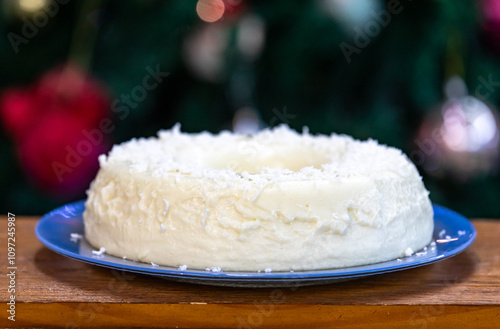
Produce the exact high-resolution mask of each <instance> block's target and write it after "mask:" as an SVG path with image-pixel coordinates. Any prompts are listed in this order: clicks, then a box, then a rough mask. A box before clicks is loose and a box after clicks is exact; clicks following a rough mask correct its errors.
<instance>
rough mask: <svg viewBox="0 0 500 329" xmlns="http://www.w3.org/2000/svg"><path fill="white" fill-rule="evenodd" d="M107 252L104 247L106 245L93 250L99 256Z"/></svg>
mask: <svg viewBox="0 0 500 329" xmlns="http://www.w3.org/2000/svg"><path fill="white" fill-rule="evenodd" d="M105 252H106V248H104V247H101V249H99V250H92V254H94V255H97V256H101V255H102V254H104V253H105Z"/></svg>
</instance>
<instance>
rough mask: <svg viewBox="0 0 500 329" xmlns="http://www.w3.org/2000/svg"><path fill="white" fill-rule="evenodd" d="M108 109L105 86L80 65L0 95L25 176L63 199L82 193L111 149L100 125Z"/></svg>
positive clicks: (2, 112) (1, 108) (1, 109)
mask: <svg viewBox="0 0 500 329" xmlns="http://www.w3.org/2000/svg"><path fill="white" fill-rule="evenodd" d="M109 113H110V98H109V96H108V93H107V92H106V90H105V88H104V87H103V85H101V84H100V83H98V82H97V81H95V80H94V79H92V78H90V77H89V76H87V75H86V74H85V73H84V72H82V71H81V70H80V69H79V68H78V67H77V66H74V65H71V64H70V65H66V66H64V67H59V68H56V69H54V70H51V71H49V72H47V73H46V74H45V75H43V76H42V77H41V78H40V80H38V81H37V82H36V83H35V84H34V85H33V86H30V87H28V88H26V89H10V90H7V91H5V92H4V93H3V95H2V96H1V97H0V115H1V119H2V121H3V125H4V127H5V130H6V132H7V134H9V135H10V136H11V137H12V138H13V140H14V143H15V146H16V149H17V153H18V155H19V159H20V162H21V166H22V168H23V169H24V170H25V172H26V176H27V177H28V178H29V179H30V180H31V181H32V182H33V183H34V185H36V186H38V187H40V188H41V189H42V190H43V191H45V192H47V193H50V194H51V195H53V196H56V197H59V198H62V199H71V198H74V197H77V196H80V195H81V194H82V193H83V192H84V191H85V189H86V188H87V187H88V184H89V183H90V181H91V180H92V178H93V177H94V176H95V174H96V172H97V169H98V162H97V156H98V155H99V154H102V153H105V152H106V151H107V150H109V148H110V145H111V144H110V142H109V136H106V134H104V133H103V132H101V131H100V130H99V123H100V122H101V120H108V119H106V118H107V117H108V116H109Z"/></svg>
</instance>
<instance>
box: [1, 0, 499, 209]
mask: <svg viewBox="0 0 500 329" xmlns="http://www.w3.org/2000/svg"><path fill="white" fill-rule="evenodd" d="M245 3H246V6H247V7H246V10H247V11H251V12H253V13H255V14H257V15H259V16H260V17H261V18H262V19H263V20H264V22H265V24H266V42H265V46H264V49H263V52H262V54H261V55H260V57H259V58H258V59H257V61H256V62H255V63H254V64H253V65H252V66H251V67H250V68H247V69H250V70H251V77H252V81H253V83H254V88H253V95H252V97H253V102H254V105H255V107H256V108H257V109H258V110H259V112H260V114H261V116H262V121H263V122H264V123H268V124H269V123H270V122H271V120H272V118H273V117H275V112H273V109H278V110H281V109H282V108H284V107H285V106H286V108H287V111H288V112H289V113H291V114H294V115H296V116H295V117H294V118H293V119H292V120H290V125H291V126H292V127H293V128H295V129H298V130H300V129H302V127H303V126H304V125H307V126H309V128H310V131H311V132H314V133H331V132H337V133H345V134H349V135H352V136H354V137H355V138H359V139H367V138H373V139H377V140H378V141H380V142H381V143H384V144H387V145H391V146H395V147H397V148H400V149H402V150H403V151H404V152H406V153H407V154H409V153H410V151H411V150H412V147H413V145H412V143H413V140H414V138H415V133H416V131H417V128H418V127H419V125H420V124H421V121H422V119H423V117H424V115H425V114H426V113H427V112H429V111H430V110H432V109H433V108H435V106H436V105H437V104H438V103H440V102H441V101H442V100H443V92H442V86H443V82H444V79H445V78H446V75H447V73H449V72H447V71H446V68H447V65H448V64H450V63H449V57H447V45H448V41H449V40H450V35H452V33H455V34H457V35H459V36H460V40H461V44H462V51H463V58H464V67H465V70H464V78H465V81H466V83H467V84H468V86H469V88H470V90H474V89H475V88H476V86H477V85H478V83H479V82H478V77H480V76H483V77H487V76H488V75H489V74H493V75H494V76H495V77H497V79H496V80H497V81H498V80H500V58H499V56H498V55H495V54H494V53H492V52H491V51H490V50H488V48H487V47H486V44H485V42H483V41H482V39H481V33H482V29H481V24H480V15H479V9H478V3H476V2H472V1H465V0H459V1H451V0H450V1H437V0H421V1H404V0H402V1H401V5H402V6H403V10H402V12H401V13H400V14H398V15H393V16H392V19H391V23H390V24H389V25H388V26H387V27H386V28H384V29H383V30H382V32H381V33H380V34H379V35H378V36H376V37H374V38H372V39H371V41H370V44H369V45H368V46H367V47H366V48H364V49H362V51H361V52H360V54H355V55H353V56H352V62H351V63H350V64H348V63H347V62H346V60H345V58H344V55H343V54H342V51H341V50H340V47H339V44H340V43H341V42H343V41H345V42H349V43H352V36H351V35H348V34H347V33H346V32H345V31H344V30H343V29H342V27H341V26H340V25H339V23H338V22H337V21H335V20H334V19H333V18H332V17H331V16H330V15H328V14H326V13H325V11H324V10H323V9H322V7H321V6H319V5H318V3H319V2H318V1H289V0H287V1H285V0H275V1H263V0H255V1H246V2H245ZM195 7H196V1H186V0H171V1H159V0H158V1H154V0H149V1H118V0H110V1H105V2H100V3H99V2H95V1H87V2H79V1H70V2H69V3H68V4H65V5H61V6H60V11H59V13H58V14H57V15H56V16H55V17H53V18H51V19H50V22H49V23H48V24H47V25H46V26H44V27H43V28H40V30H39V32H38V33H37V35H36V36H35V37H33V38H31V39H30V40H29V43H28V44H26V45H24V44H23V45H20V47H19V48H20V50H19V53H17V54H16V53H15V52H14V51H13V48H12V46H11V44H10V42H9V40H8V38H7V33H9V32H16V33H20V30H21V28H22V24H23V22H22V21H21V20H20V17H17V16H15V15H11V14H9V13H8V12H7V11H6V9H5V6H4V8H3V9H0V10H1V11H0V29H2V30H3V38H1V39H0V68H1V72H0V90H1V89H4V88H7V87H11V86H16V85H26V84H30V83H32V82H33V81H34V80H36V78H37V77H38V76H40V75H41V74H42V73H43V72H45V71H46V70H48V69H50V68H52V67H54V66H55V65H57V64H60V63H62V62H64V61H66V59H67V58H68V56H70V51H71V49H73V50H74V49H76V50H79V52H77V53H76V55H77V56H87V57H88V58H91V63H90V64H91V65H90V69H91V71H92V73H93V74H94V75H95V76H96V77H98V78H99V79H101V80H102V81H104V82H105V83H106V84H107V85H108V86H109V87H110V89H111V90H112V92H113V94H114V95H115V97H119V96H120V95H121V94H127V93H130V91H131V89H132V88H133V87H134V86H136V85H137V84H139V83H140V82H141V81H142V78H143V76H144V74H145V67H147V66H151V67H154V66H155V65H156V64H159V65H160V67H161V69H162V71H167V72H169V73H170V75H169V77H168V78H167V79H166V80H165V81H164V82H163V83H162V84H161V85H160V87H159V88H157V89H155V90H154V91H152V92H151V93H150V94H148V97H147V98H146V100H145V101H143V102H141V103H140V104H139V106H138V107H137V108H135V109H134V110H133V111H132V112H131V115H129V116H128V117H127V118H126V119H125V120H117V119H116V118H115V119H116V120H115V123H116V126H117V129H116V130H115V132H114V133H113V140H114V142H117V143H118V142H121V141H125V140H128V139H130V138H132V137H139V136H151V135H154V134H155V133H156V131H157V130H159V129H162V128H169V127H171V126H172V125H173V124H174V123H175V122H181V123H182V127H183V130H185V131H193V132H194V131H201V130H208V131H212V132H217V131H220V130H221V129H227V128H229V127H230V122H231V119H232V116H233V114H234V111H235V110H236V109H235V108H234V104H233V103H232V102H231V101H230V99H229V97H228V90H229V85H230V80H229V77H230V76H231V75H232V73H233V72H234V70H235V69H238V68H239V67H241V62H240V59H239V57H238V56H237V54H236V51H235V50H234V49H235V42H234V38H233V37H232V38H231V39H230V41H229V45H228V49H227V51H226V53H225V58H224V62H225V66H224V70H225V71H224V78H222V79H221V80H220V81H217V82H208V81H205V80H201V79H199V78H197V77H196V76H194V75H193V74H192V73H191V72H190V70H189V69H188V68H187V65H186V62H185V60H184V55H183V43H184V40H185V38H186V37H188V36H189V35H190V34H191V33H193V31H195V30H196V29H198V28H200V26H201V25H203V24H206V23H202V22H201V21H200V19H199V18H198V16H197V15H196V10H195ZM0 8H2V7H0ZM82 17H83V23H82V24H81V25H78V23H77V22H78V21H79V19H80V20H82ZM92 17H93V19H91V18H92ZM95 17H97V18H98V19H97V23H95ZM92 21H94V23H92ZM227 24H230V23H229V22H227ZM77 26H79V28H81V31H80V32H81V33H80V34H76V33H75V29H76V27H77ZM233 32H234V31H233ZM91 37H95V41H93V42H92V40H91V39H92V38H91ZM73 55H74V53H73ZM451 64H453V63H451ZM499 97H500V90H495V91H494V93H492V95H491V96H490V98H488V101H489V102H490V103H492V104H494V105H496V106H498V105H499V104H500V102H499V100H500V99H499ZM41 147H43V146H41ZM0 152H1V154H2V162H1V164H0V183H1V191H0V211H2V212H4V213H5V212H7V211H10V212H14V213H18V214H42V213H44V212H46V211H49V210H51V209H52V208H54V207H56V206H59V205H61V204H63V203H65V202H68V201H70V200H53V199H50V198H49V197H47V196H45V195H44V194H43V193H41V192H40V191H37V190H36V189H34V188H33V187H32V185H31V184H30V182H28V181H27V180H26V178H25V177H24V175H23V173H22V171H21V169H20V168H19V164H18V163H17V159H16V156H15V151H14V148H13V145H12V141H11V140H9V139H8V138H7V137H6V136H5V135H3V132H2V135H1V137H0ZM422 175H423V176H424V182H425V184H426V186H427V188H428V189H429V190H430V191H431V198H432V200H433V202H436V203H439V204H442V205H445V206H447V207H450V208H452V209H455V210H457V211H459V212H462V213H464V214H465V215H467V216H471V217H496V218H500V206H499V201H498V200H499V197H500V177H499V175H498V174H492V175H483V176H479V177H476V178H475V179H473V180H470V181H468V182H457V181H455V180H453V179H451V178H445V179H436V178H433V177H431V176H428V175H426V174H425V173H423V172H422ZM82 198H84V195H82Z"/></svg>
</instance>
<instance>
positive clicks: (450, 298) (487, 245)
mask: <svg viewBox="0 0 500 329" xmlns="http://www.w3.org/2000/svg"><path fill="white" fill-rule="evenodd" d="M36 221H37V218H33V217H18V218H17V220H16V261H17V271H16V322H12V321H9V320H8V319H7V316H9V314H8V313H7V312H6V310H7V307H8V305H7V304H6V302H7V301H8V298H9V295H10V294H9V293H8V292H7V287H8V285H9V281H8V277H7V275H5V274H4V275H2V276H1V277H0V278H1V279H0V291H1V295H0V300H1V302H2V305H4V306H3V310H2V311H1V313H0V314H2V316H1V317H0V327H16V326H17V327H66V328H78V327H158V328H176V327H178V328H292V327H300V328H334V327H335V328H344V327H345V328H358V327H359V328H361V327H365V328H432V327H440V328H448V327H450V328H451V327H454V328H456V327H458V326H460V327H473V328H500V221H498V220H496V221H495V220H474V221H473V223H474V226H475V227H476V229H477V231H478V237H477V239H476V241H475V242H474V244H473V245H472V246H471V247H470V248H468V249H467V250H466V251H465V252H463V253H461V254H460V255H458V256H455V257H453V258H451V259H447V260H444V261H441V262H438V263H435V264H431V265H428V266H424V267H420V268H416V269H410V270H405V271H401V272H395V273H389V274H383V275H376V276H372V277H367V278H362V279H357V280H353V281H348V282H342V283H335V284H329V285H320V286H310V287H294V288H260V289H250V288H230V287H211V286H203V285H195V284H188V283H178V282H172V281H169V280H166V279H161V278H157V277H152V276H147V275H140V274H132V273H127V272H120V271H116V270H110V269H106V268H102V267H98V266H94V265H89V264H86V263H83V262H79V261H76V260H72V259H69V258H66V257H63V256H61V255H58V254H56V253H54V252H52V251H50V250H49V249H47V248H46V247H45V246H43V245H42V244H41V243H40V242H39V241H38V239H37V238H36V237H35V234H34V228H35V224H36ZM0 232H1V233H0V246H2V248H1V250H3V255H2V256H0V264H1V266H2V268H3V269H4V272H3V273H8V271H7V266H8V264H7V220H5V217H4V218H3V220H1V221H0Z"/></svg>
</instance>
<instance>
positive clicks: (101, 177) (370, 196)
mask: <svg viewBox="0 0 500 329" xmlns="http://www.w3.org/2000/svg"><path fill="white" fill-rule="evenodd" d="M99 162H100V170H99V172H98V175H97V177H96V178H95V180H94V181H93V182H92V184H91V187H90V189H89V190H88V192H87V194H88V199H87V201H86V204H85V212H84V225H85V237H86V239H87V240H88V242H89V243H90V244H91V245H93V246H94V247H95V248H97V249H101V248H104V249H103V250H105V251H106V252H107V253H109V254H111V255H115V256H118V257H126V258H128V259H132V260H138V261H142V262H148V263H153V264H160V265H167V266H180V267H182V268H186V267H189V268H193V269H205V268H207V269H209V270H214V271H219V270H223V271H260V270H267V271H270V270H272V271H300V270H316V269H328V268H338V267H348V266H356V265H363V264H370V263H376V262H382V261H387V260H390V259H395V258H398V257H401V256H404V255H408V254H411V253H412V252H414V251H417V250H419V249H421V248H424V247H425V246H426V245H427V244H428V243H429V242H430V241H431V237H432V232H433V226H434V223H433V212H432V206H431V202H430V200H429V197H428V195H429V193H428V191H427V190H426V189H425V187H424V185H423V183H422V179H421V177H420V176H419V174H418V171H417V169H416V168H415V166H414V165H413V164H412V163H411V162H410V161H409V160H408V158H407V157H406V156H405V155H404V154H403V153H402V152H401V151H399V150H397V149H394V148H391V147H386V146H383V145H379V144H378V143H377V142H375V141H373V140H368V141H363V142H362V141H357V140H354V139H353V138H351V137H349V136H343V135H336V134H332V135H330V136H326V135H311V134H309V133H308V131H307V129H305V130H304V131H303V132H302V133H301V134H300V133H297V132H295V131H293V130H291V129H290V128H288V127H287V126H280V127H277V128H274V129H266V130H263V131H261V132H259V133H257V134H255V135H251V136H246V135H238V134H233V133H230V132H221V133H219V134H216V135H213V134H210V133H207V132H203V133H199V134H187V133H182V132H181V131H180V126H179V125H176V126H175V127H173V128H172V129H171V130H166V131H160V132H159V134H158V137H157V138H155V137H152V138H147V139H144V138H141V139H133V140H131V141H129V142H126V143H123V144H121V145H116V146H114V147H113V149H112V150H111V152H110V153H109V155H107V156H106V155H101V156H100V158H99Z"/></svg>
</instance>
